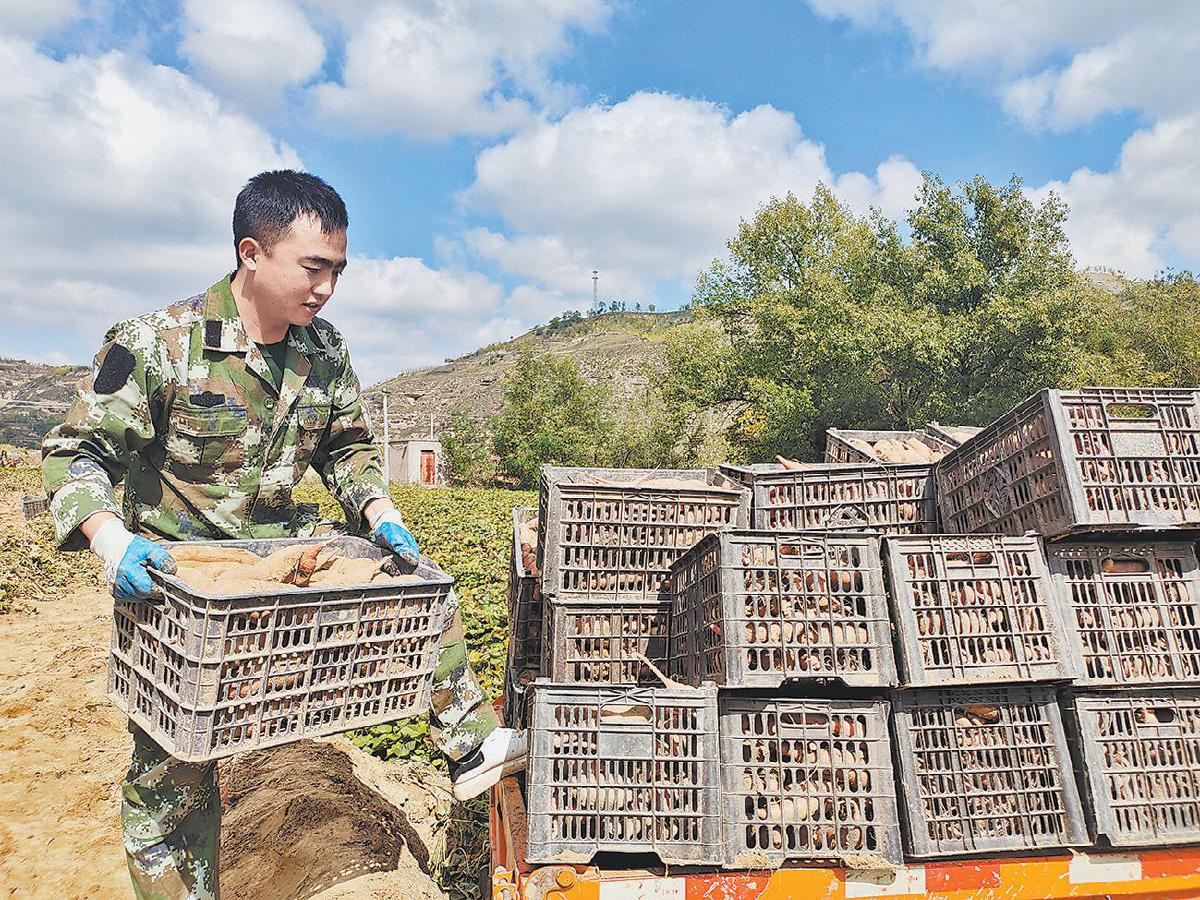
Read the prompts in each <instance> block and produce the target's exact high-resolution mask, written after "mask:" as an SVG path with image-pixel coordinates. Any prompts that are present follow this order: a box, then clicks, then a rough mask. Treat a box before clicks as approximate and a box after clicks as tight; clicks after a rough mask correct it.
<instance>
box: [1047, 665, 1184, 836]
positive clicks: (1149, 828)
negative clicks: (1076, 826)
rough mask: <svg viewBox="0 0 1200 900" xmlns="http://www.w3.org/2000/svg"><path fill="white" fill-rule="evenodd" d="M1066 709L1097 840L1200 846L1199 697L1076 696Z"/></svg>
mask: <svg viewBox="0 0 1200 900" xmlns="http://www.w3.org/2000/svg"><path fill="white" fill-rule="evenodd" d="M1068 708H1069V709H1070V716H1069V717H1068V721H1069V722H1070V723H1071V724H1072V726H1073V727H1072V731H1073V734H1072V737H1073V739H1074V740H1075V741H1076V749H1077V752H1078V754H1079V758H1080V760H1081V761H1082V764H1083V776H1084V777H1083V779H1082V781H1083V784H1084V797H1085V799H1086V800H1087V806H1088V811H1089V812H1090V813H1091V815H1092V820H1093V825H1094V827H1095V831H1096V834H1097V836H1098V837H1099V838H1100V839H1103V841H1105V842H1106V843H1107V844H1108V845H1109V846H1112V847H1153V846H1161V845H1176V844H1180V843H1197V842H1200V692H1198V691H1197V689H1195V688H1190V689H1177V690H1159V691H1138V692H1130V693H1127V692H1122V693H1119V694H1118V693H1107V694H1102V695H1078V696H1075V697H1073V698H1071V700H1070V701H1069V704H1068Z"/></svg>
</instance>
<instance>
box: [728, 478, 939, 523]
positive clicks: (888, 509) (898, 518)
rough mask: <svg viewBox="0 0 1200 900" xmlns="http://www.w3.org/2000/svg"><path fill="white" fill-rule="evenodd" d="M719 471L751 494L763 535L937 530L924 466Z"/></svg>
mask: <svg viewBox="0 0 1200 900" xmlns="http://www.w3.org/2000/svg"><path fill="white" fill-rule="evenodd" d="M802 465H803V468H801V469H786V468H784V467H783V466H782V465H778V464H776V463H760V464H755V465H751V466H732V465H723V466H721V471H722V472H724V473H725V474H726V475H728V476H729V477H730V478H733V479H735V480H736V481H739V482H741V483H742V484H744V485H746V486H747V487H749V488H750V489H751V490H752V492H753V497H754V499H753V506H752V509H753V515H752V519H753V523H754V524H753V527H754V528H756V529H766V530H768V531H787V532H795V531H872V532H877V533H882V534H925V533H928V532H931V531H936V530H937V507H936V504H935V502H934V496H933V474H932V470H931V468H930V467H929V466H905V465H882V464H880V463H873V464H870V465H856V464H851V463H844V464H843V463H839V464H828V463H805V464H802Z"/></svg>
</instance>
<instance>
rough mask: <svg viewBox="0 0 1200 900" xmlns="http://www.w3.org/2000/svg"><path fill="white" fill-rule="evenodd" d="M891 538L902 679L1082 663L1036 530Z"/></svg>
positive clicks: (954, 678) (1055, 675) (1035, 674)
mask: <svg viewBox="0 0 1200 900" xmlns="http://www.w3.org/2000/svg"><path fill="white" fill-rule="evenodd" d="M883 547H884V558H885V559H886V560H887V567H888V576H889V581H890V583H891V589H892V599H893V609H894V612H895V616H896V627H897V632H898V634H899V641H898V646H899V648H900V664H901V669H902V675H903V679H902V680H903V683H904V684H906V685H910V686H914V687H941V686H951V685H966V684H994V683H999V682H1036V681H1065V680H1070V679H1071V678H1073V677H1074V676H1075V674H1076V672H1077V671H1078V668H1079V666H1078V663H1077V661H1076V659H1075V656H1074V655H1073V654H1072V653H1071V645H1070V643H1069V642H1068V641H1067V639H1066V636H1065V633H1064V628H1063V623H1062V619H1061V612H1060V609H1059V605H1058V604H1057V603H1056V602H1055V599H1054V588H1053V585H1052V584H1051V581H1050V573H1049V570H1048V569H1047V567H1046V561H1045V558H1044V557H1043V555H1042V548H1041V544H1040V542H1039V541H1038V539H1037V538H1032V537H1005V536H1002V535H970V536H967V535H940V534H931V535H906V536H901V537H889V538H886V539H885V540H884V542H883Z"/></svg>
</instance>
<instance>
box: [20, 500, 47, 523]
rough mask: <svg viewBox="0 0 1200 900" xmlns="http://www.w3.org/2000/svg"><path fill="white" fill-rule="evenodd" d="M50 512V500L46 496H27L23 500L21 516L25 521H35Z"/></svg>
mask: <svg viewBox="0 0 1200 900" xmlns="http://www.w3.org/2000/svg"><path fill="white" fill-rule="evenodd" d="M49 511H50V499H49V498H48V497H46V496H44V495H42V496H38V495H36V494H26V495H25V496H23V497H22V498H21V515H22V516H24V517H25V520H26V521H28V520H30V519H34V518H36V517H38V516H41V515H45V514H46V513H48V512H49Z"/></svg>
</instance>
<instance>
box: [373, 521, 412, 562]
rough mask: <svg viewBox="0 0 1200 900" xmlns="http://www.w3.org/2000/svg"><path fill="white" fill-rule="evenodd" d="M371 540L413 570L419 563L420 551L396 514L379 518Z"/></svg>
mask: <svg viewBox="0 0 1200 900" xmlns="http://www.w3.org/2000/svg"><path fill="white" fill-rule="evenodd" d="M371 540H373V541H374V542H375V543H377V544H378V545H379V546H380V547H383V548H384V549H385V550H390V551H391V552H392V553H394V554H395V555H396V556H398V557H400V559H402V560H403V561H404V562H406V563H407V564H408V565H409V566H411V567H412V568H414V569H415V568H416V567H417V565H418V564H419V563H420V562H421V550H420V548H419V547H417V539H416V538H415V537H413V533H412V532H411V531H409V530H408V529H407V528H405V527H404V523H403V522H401V521H400V516H399V514H398V513H394V512H386V513H384V514H383V515H382V516H380V517H379V519H378V521H377V522H376V524H375V530H374V531H373V532H371Z"/></svg>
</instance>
